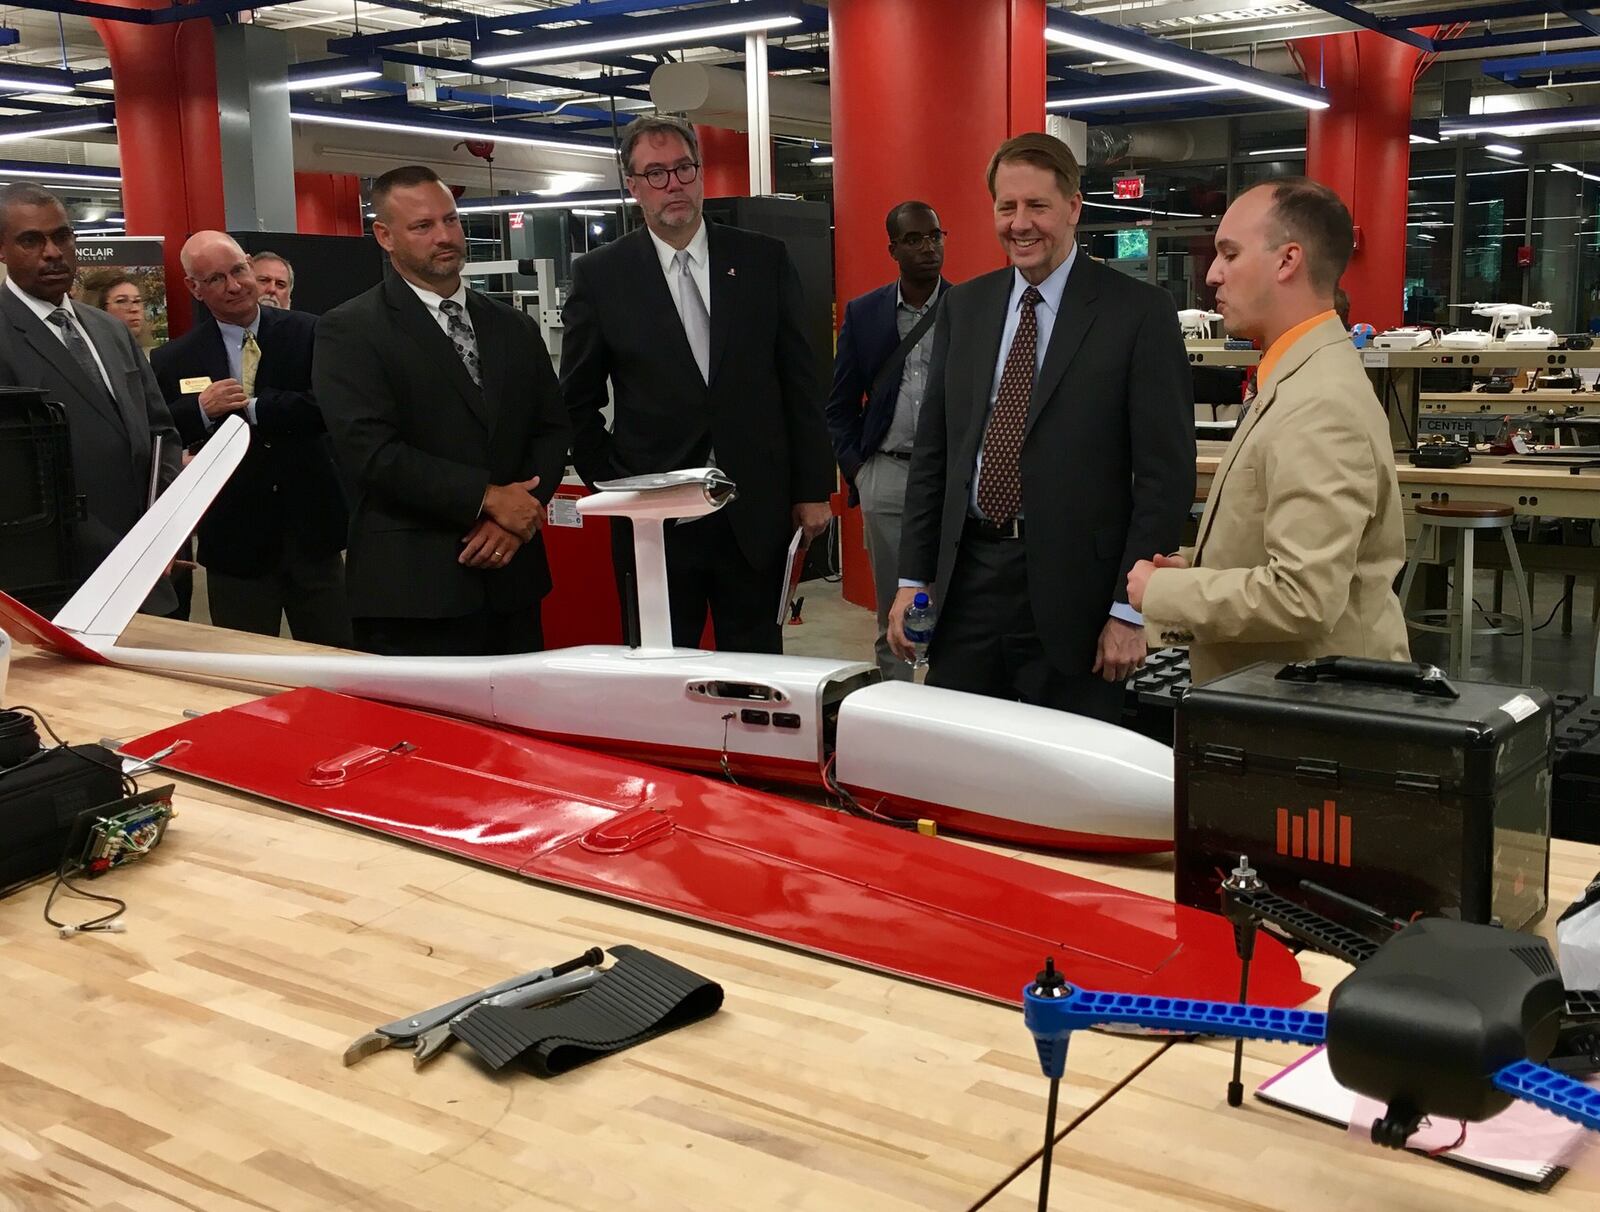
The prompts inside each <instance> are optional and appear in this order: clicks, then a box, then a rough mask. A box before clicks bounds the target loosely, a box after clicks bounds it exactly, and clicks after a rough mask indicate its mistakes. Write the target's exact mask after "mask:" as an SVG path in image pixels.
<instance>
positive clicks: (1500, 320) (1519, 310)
mask: <svg viewBox="0 0 1600 1212" xmlns="http://www.w3.org/2000/svg"><path fill="white" fill-rule="evenodd" d="M1451 306H1452V307H1467V306H1468V305H1467V304H1465V303H1452V304H1451ZM1550 310H1551V309H1550V304H1549V303H1532V304H1528V303H1473V304H1471V311H1472V314H1473V315H1475V316H1483V317H1484V318H1485V319H1487V320H1488V321H1489V330H1488V331H1487V332H1485V331H1483V330H1482V329H1478V328H1463V329H1458V330H1456V331H1455V332H1450V333H1446V334H1445V335H1444V336H1443V337H1442V338H1440V340H1439V345H1440V347H1441V348H1443V349H1488V348H1489V347H1490V346H1492V345H1499V346H1500V347H1502V348H1504V349H1554V348H1555V346H1556V343H1557V342H1558V341H1559V340H1560V338H1559V337H1558V336H1557V335H1556V333H1555V332H1554V330H1552V329H1549V328H1535V327H1534V326H1533V323H1532V321H1533V320H1534V319H1535V318H1536V317H1538V316H1548V315H1549V314H1550Z"/></svg>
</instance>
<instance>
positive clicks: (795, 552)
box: [777, 527, 810, 627]
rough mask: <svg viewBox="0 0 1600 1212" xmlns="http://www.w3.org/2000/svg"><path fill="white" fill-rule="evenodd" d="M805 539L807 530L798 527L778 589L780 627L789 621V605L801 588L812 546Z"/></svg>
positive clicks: (791, 542) (790, 542)
mask: <svg viewBox="0 0 1600 1212" xmlns="http://www.w3.org/2000/svg"><path fill="white" fill-rule="evenodd" d="M805 537H806V532H805V528H804V527H798V528H796V530H795V532H794V538H792V539H790V540H789V555H788V558H787V559H785V560H784V562H783V584H782V585H780V586H779V587H778V619H777V622H778V626H779V627H782V626H783V625H784V624H785V623H787V622H788V621H789V603H790V602H791V601H793V600H794V591H795V590H796V589H798V588H799V587H800V575H801V573H802V572H804V570H805V566H806V551H807V549H808V548H809V546H810V544H808V543H807V542H805Z"/></svg>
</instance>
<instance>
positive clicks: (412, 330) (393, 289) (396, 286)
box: [385, 273, 493, 429]
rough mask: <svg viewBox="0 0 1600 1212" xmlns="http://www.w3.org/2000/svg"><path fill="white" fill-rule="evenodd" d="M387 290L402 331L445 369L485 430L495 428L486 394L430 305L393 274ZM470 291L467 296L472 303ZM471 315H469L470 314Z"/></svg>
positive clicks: (459, 394) (389, 279)
mask: <svg viewBox="0 0 1600 1212" xmlns="http://www.w3.org/2000/svg"><path fill="white" fill-rule="evenodd" d="M385 286H386V288H387V291H388V296H389V305H390V306H391V307H393V308H394V309H395V312H396V313H397V317H396V318H397V319H398V320H399V321H400V326H401V328H402V329H403V330H404V331H405V333H406V335H407V336H409V337H410V339H411V340H412V341H415V342H417V344H418V346H419V348H421V349H424V350H427V351H429V356H430V357H431V358H432V359H433V360H434V361H435V362H436V363H438V364H439V365H440V366H443V367H444V376H445V378H446V379H448V380H449V381H450V386H452V387H453V388H455V391H456V394H457V395H458V396H460V397H461V402H462V403H463V404H465V405H466V406H467V409H468V410H469V411H470V412H471V413H472V415H473V416H474V417H476V418H477V419H478V421H479V423H480V424H482V425H483V426H484V427H485V428H486V429H487V428H492V425H493V419H492V418H491V417H490V416H489V412H488V408H487V406H486V405H485V404H484V402H483V392H482V391H481V390H479V388H478V385H477V384H475V383H474V382H473V381H472V376H471V375H469V374H468V373H467V368H466V366H465V364H463V363H462V361H461V355H460V354H459V353H457V352H456V344H455V342H454V341H452V340H451V339H450V338H449V337H448V336H446V335H445V331H444V329H442V328H440V327H439V322H438V321H437V320H435V319H434V318H433V314H432V313H431V312H429V310H428V308H427V305H426V304H424V303H423V301H422V300H421V299H419V298H418V297H417V292H416V291H414V290H412V289H411V287H410V286H409V285H408V284H407V283H406V280H405V279H404V278H402V277H401V276H400V275H399V274H397V273H396V274H391V275H390V277H389V278H388V279H386V281H385ZM471 297H472V295H471V292H470V291H469V292H468V294H467V298H468V299H469V300H470V299H471ZM469 314H470V313H469ZM478 366H479V373H480V374H482V366H483V351H482V349H481V348H480V349H479V351H478Z"/></svg>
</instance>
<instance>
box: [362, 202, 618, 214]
mask: <svg viewBox="0 0 1600 1212" xmlns="http://www.w3.org/2000/svg"><path fill="white" fill-rule="evenodd" d="M594 204H595V203H594V199H593V198H583V199H575V200H569V201H566V202H504V203H498V204H496V205H494V206H461V207H457V209H456V213H457V214H462V215H488V214H494V213H497V212H504V211H511V210H571V211H576V210H577V208H578V207H580V206H583V207H590V206H593V205H594ZM606 213H607V214H610V213H612V212H611V211H607V212H606ZM369 218H370V216H369Z"/></svg>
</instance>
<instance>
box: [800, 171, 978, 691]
mask: <svg viewBox="0 0 1600 1212" xmlns="http://www.w3.org/2000/svg"><path fill="white" fill-rule="evenodd" d="M884 226H885V227H886V228H887V229H888V233H889V255H890V256H891V257H893V258H894V260H895V263H896V264H897V265H898V266H899V267H900V276H899V278H898V279H897V280H896V281H894V282H891V283H889V285H887V286H880V287H879V288H878V289H877V290H871V291H868V292H867V293H866V294H864V295H862V296H861V297H860V298H858V299H852V300H850V302H849V303H847V304H846V305H845V309H844V326H843V327H842V328H841V329H840V330H839V343H838V347H837V349H836V350H835V353H834V358H833V390H832V391H831V392H830V393H829V395H828V432H829V433H830V435H831V436H832V438H833V449H834V453H835V454H836V455H837V456H838V459H839V468H840V470H841V471H843V472H844V477H845V479H846V480H848V481H849V482H850V503H851V504H852V505H853V504H856V503H857V502H858V501H859V503H860V505H861V516H862V520H863V522H864V523H865V528H866V535H867V555H868V557H869V558H870V559H871V561H872V585H873V592H874V594H875V595H876V597H877V600H878V641H877V645H876V651H877V657H878V668H879V669H880V670H882V671H883V676H884V677H885V678H898V679H900V680H902V681H910V680H911V666H910V665H908V664H906V663H905V662H904V661H902V660H900V659H899V658H898V657H896V656H895V655H894V653H892V652H890V651H889V639H888V628H889V604H890V603H891V602H892V601H893V600H894V593H895V585H896V580H897V573H896V565H897V563H898V560H899V555H900V517H901V514H902V512H903V511H904V508H905V498H906V472H907V470H909V468H910V465H911V446H912V442H913V439H914V438H915V436H916V432H917V414H918V411H919V410H920V409H921V407H922V395H923V392H924V391H926V390H927V386H928V359H929V353H930V351H931V350H932V348H933V324H932V317H933V309H934V307H935V306H936V305H937V303H938V302H939V297H940V295H941V294H942V293H943V291H944V288H945V287H946V286H948V285H949V283H948V282H946V281H945V280H944V279H943V278H942V277H941V276H940V273H939V271H940V270H941V269H943V268H944V235H945V233H944V231H943V230H942V229H941V228H940V227H939V216H938V215H937V214H935V213H934V210H933V207H931V206H929V205H928V204H927V203H926V202H902V203H900V205H899V206H896V207H895V208H894V209H893V210H891V211H890V212H889V215H888V217H887V218H886V219H885V220H884Z"/></svg>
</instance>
